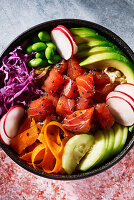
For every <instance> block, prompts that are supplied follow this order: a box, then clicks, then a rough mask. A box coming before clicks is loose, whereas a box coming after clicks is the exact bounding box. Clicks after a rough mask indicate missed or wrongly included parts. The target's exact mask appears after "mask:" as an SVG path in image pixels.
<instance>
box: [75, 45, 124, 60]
mask: <svg viewBox="0 0 134 200" xmlns="http://www.w3.org/2000/svg"><path fill="white" fill-rule="evenodd" d="M112 51H113V52H117V53H119V54H123V53H122V51H121V50H118V49H117V48H114V46H113V47H109V46H97V47H92V48H91V49H86V50H83V51H79V52H78V53H77V54H76V56H78V57H80V58H85V57H87V56H91V55H94V54H97V53H103V52H112Z"/></svg>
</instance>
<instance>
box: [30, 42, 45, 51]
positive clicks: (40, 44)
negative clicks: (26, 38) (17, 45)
mask: <svg viewBox="0 0 134 200" xmlns="http://www.w3.org/2000/svg"><path fill="white" fill-rule="evenodd" d="M32 49H33V51H42V50H45V49H46V44H45V43H43V42H37V43H35V44H33V45H32Z"/></svg>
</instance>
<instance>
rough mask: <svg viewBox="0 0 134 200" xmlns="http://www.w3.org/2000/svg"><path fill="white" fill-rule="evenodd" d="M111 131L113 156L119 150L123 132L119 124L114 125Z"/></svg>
mask: <svg viewBox="0 0 134 200" xmlns="http://www.w3.org/2000/svg"><path fill="white" fill-rule="evenodd" d="M113 130H114V136H115V140H114V146H113V151H112V155H113V156H114V155H115V154H117V153H118V152H119V150H120V145H121V142H122V138H123V130H122V126H121V125H119V124H115V125H114V126H113Z"/></svg>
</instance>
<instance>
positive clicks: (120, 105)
mask: <svg viewBox="0 0 134 200" xmlns="http://www.w3.org/2000/svg"><path fill="white" fill-rule="evenodd" d="M106 104H107V105H108V108H109V110H110V112H111V114H112V115H113V117H114V118H115V120H116V121H117V122H118V123H119V124H121V125H123V126H132V125H133V124H134V109H133V107H132V105H131V104H130V103H129V102H128V101H127V100H125V99H123V98H121V97H117V96H113V97H110V98H109V99H107V101H106Z"/></svg>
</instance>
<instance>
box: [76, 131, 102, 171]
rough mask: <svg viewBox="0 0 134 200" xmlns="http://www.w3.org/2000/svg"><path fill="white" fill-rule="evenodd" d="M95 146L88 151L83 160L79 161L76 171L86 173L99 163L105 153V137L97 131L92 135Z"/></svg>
mask: <svg viewBox="0 0 134 200" xmlns="http://www.w3.org/2000/svg"><path fill="white" fill-rule="evenodd" d="M94 137H95V144H94V145H93V146H92V148H91V149H90V150H89V152H88V153H87V154H86V155H85V156H84V158H83V159H82V160H81V161H80V164H79V166H78V169H79V170H81V171H86V170H88V169H90V168H92V167H93V166H95V165H96V164H97V162H99V161H100V160H101V159H102V158H103V156H104V154H105V151H106V141H105V136H104V135H103V132H102V131H97V132H96V133H95V135H94Z"/></svg>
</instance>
